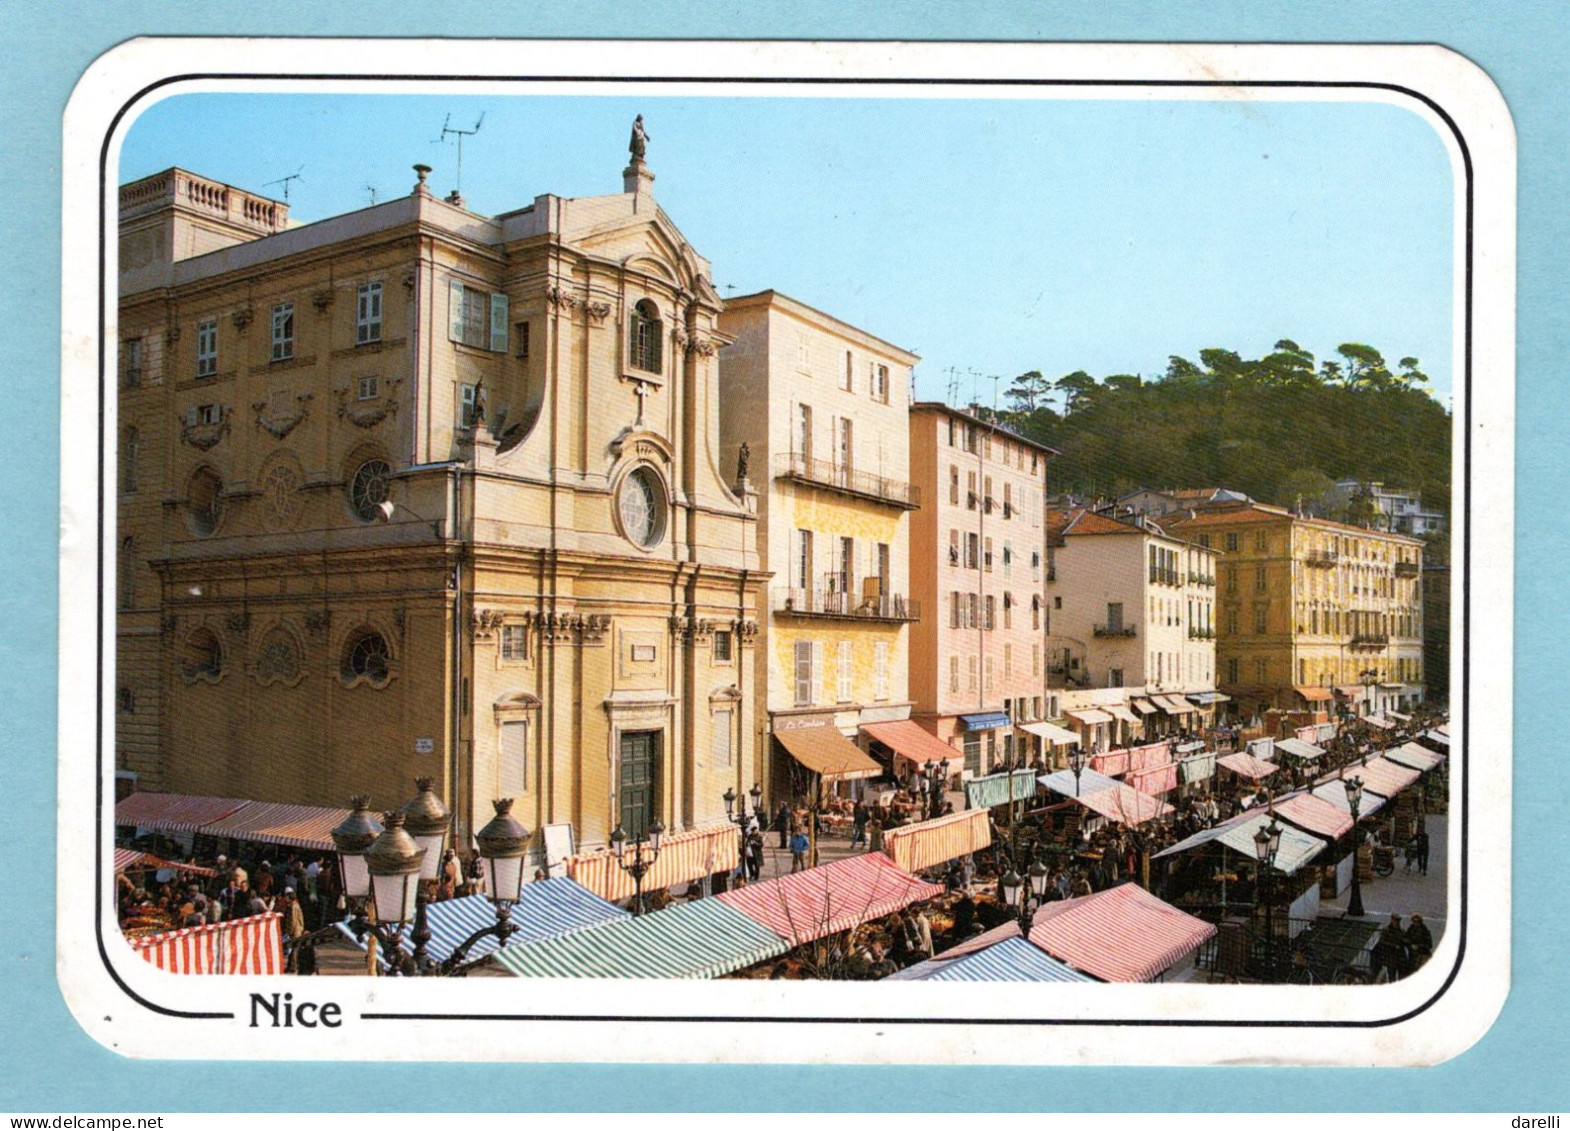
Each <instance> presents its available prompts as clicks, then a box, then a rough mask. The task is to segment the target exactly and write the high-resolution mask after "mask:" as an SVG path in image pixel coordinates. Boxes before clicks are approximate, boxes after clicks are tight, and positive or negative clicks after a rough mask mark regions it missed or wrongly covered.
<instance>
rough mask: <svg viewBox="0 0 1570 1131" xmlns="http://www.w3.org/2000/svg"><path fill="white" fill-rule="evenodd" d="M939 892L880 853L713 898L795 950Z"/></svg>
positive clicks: (855, 857) (798, 873)
mask: <svg viewBox="0 0 1570 1131" xmlns="http://www.w3.org/2000/svg"><path fill="white" fill-rule="evenodd" d="M942 893H943V889H942V888H941V887H939V886H938V885H937V884H929V883H925V882H924V881H922V880H918V879H917V878H916V877H915V876H912V875H910V874H909V873H908V872H905V871H904V870H903V869H901V868H899V867H898V866H896V865H895V864H894V863H893V862H891V861H890V860H889V858H888V857H887V856H884V855H883V854H882V853H880V852H869V853H867V854H866V855H864V856H850V857H846V858H845V859H844V860H836V861H835V862H834V863H832V864H824V865H822V866H820V867H817V868H808V869H807V870H806V871H805V872H796V873H793V874H791V875H788V876H781V877H780V878H779V879H776V880H764V881H763V882H762V883H756V884H748V885H747V886H746V887H744V888H740V889H738V890H736V891H728V892H725V893H723V894H722V895H718V896H716V897H715V898H716V899H721V900H724V901H725V902H726V903H728V904H730V905H731V906H732V907H734V908H735V909H736V910H737V911H740V912H741V913H742V914H744V915H747V916H749V917H750V918H752V919H754V920H755V921H757V922H759V923H762V924H763V925H764V926H765V927H767V928H769V930H771V931H773V932H774V933H775V934H777V935H779V936H780V938H782V939H784V940H785V941H786V942H787V943H789V944H790V945H791V946H800V945H801V944H802V943H807V942H811V941H812V940H813V939H819V938H822V937H823V936H824V935H832V934H834V933H835V932H836V931H845V930H849V929H850V928H851V927H856V926H859V925H861V924H862V923H867V922H870V921H872V920H873V919H881V918H882V917H883V916H885V915H890V914H892V913H893V912H895V911H898V910H900V909H901V908H904V907H908V906H909V905H910V904H912V903H916V902H918V901H920V900H924V899H931V898H932V897H934V896H937V895H941V894H942Z"/></svg>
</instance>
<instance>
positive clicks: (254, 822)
mask: <svg viewBox="0 0 1570 1131" xmlns="http://www.w3.org/2000/svg"><path fill="white" fill-rule="evenodd" d="M348 815H349V810H347V809H326V808H323V807H322V806H320V805H285V804H283V803H281V802H274V801H247V802H246V803H245V804H244V805H243V806H241V807H240V808H239V809H236V810H235V811H234V812H233V813H230V814H229V815H228V816H227V817H223V818H220V819H219V820H216V821H213V822H211V823H210V824H207V825H204V826H203V827H202V830H201V831H202V832H204V833H207V834H209V835H211V836H227V837H233V838H234V839H236V840H250V841H256V842H258V843H260V844H277V845H283V846H286V847H289V848H305V849H310V850H313V851H316V852H331V851H333V848H334V845H333V838H332V831H333V829H334V828H336V827H337V826H339V825H341V824H342V823H343V821H344V818H346V817H347V816H348Z"/></svg>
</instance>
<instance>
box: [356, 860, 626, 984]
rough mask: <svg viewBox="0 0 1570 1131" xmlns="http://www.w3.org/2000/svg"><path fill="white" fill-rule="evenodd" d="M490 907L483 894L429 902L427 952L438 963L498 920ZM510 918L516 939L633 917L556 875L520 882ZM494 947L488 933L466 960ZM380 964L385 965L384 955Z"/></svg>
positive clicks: (407, 944)
mask: <svg viewBox="0 0 1570 1131" xmlns="http://www.w3.org/2000/svg"><path fill="white" fill-rule="evenodd" d="M494 906H495V905H494V904H492V903H491V901H490V900H489V899H487V898H486V897H485V896H483V895H466V896H463V897H461V898H459V899H444V900H442V901H441V902H440V903H432V904H428V905H427V906H426V909H425V921H426V925H427V926H429V927H430V931H431V941H430V942H429V943H427V944H426V947H425V949H426V952H427V953H428V954H430V956H431V957H432V958H434V959H435V960H436V961H437V962H443V961H445V960H446V959H447V956H448V955H450V954H452V952H453V950H454V949H456V948H457V946H458V944H459V943H461V942H463V940H464V939H466V938H468V937H469V936H470V935H472V934H473V933H474V932H475V931H478V930H482V929H484V928H486V927H489V926H491V924H493V923H495V922H496V912H495V910H494ZM508 918H510V919H511V920H512V923H513V925H514V926H515V927H517V928H518V930H517V933H515V934H514V935H513V936H512V938H511V939H509V940H508V941H509V942H510V943H514V944H516V943H527V942H537V941H539V940H541V939H552V938H560V937H561V936H563V935H569V934H572V933H573V932H574V931H581V930H583V929H584V928H586V927H592V926H595V925H596V924H599V923H607V922H614V921H616V920H619V919H629V918H631V916H630V915H629V914H628V913H627V912H626V911H623V910H622V909H621V908H620V907H617V906H616V905H615V904H614V903H610V902H608V901H606V900H603V899H601V898H600V897H599V896H597V895H595V894H594V893H593V892H592V891H589V890H588V889H587V888H584V887H580V886H579V885H578V884H575V883H573V881H571V880H569V879H567V878H565V877H558V878H556V879H550V880H536V881H535V882H534V883H532V884H524V885H523V892H522V894H521V896H520V898H519V900H518V902H517V903H515V904H513V905H512V913H511V914H510V915H509V916H508ZM338 929H339V930H340V931H342V932H343V933H344V934H345V935H346V936H347V937H348V938H349V939H350V941H352V942H354V943H355V945H356V946H358V947H359V948H360V949H361V950H364V949H365V943H364V942H363V941H361V940H359V939H356V938H355V937H354V933H353V932H352V931H350V930H349V928H348V925H347V924H344V923H339V924H338ZM413 931H414V925H413V924H412V923H411V924H409V925H408V926H406V927H404V929H403V939H404V946H405V948H406V949H408V950H411V951H412V950H413V949H414V944H413V943H411V942H409V936H410V934H412V933H413ZM495 949H496V937H495V936H494V935H488V936H486V937H485V938H483V939H481V940H480V941H479V942H477V943H475V944H474V946H473V947H472V948H471V949H470V951H469V956H468V958H469V961H473V960H475V959H478V958H484V957H485V956H486V955H487V954H490V953H491V952H492V951H494V950H495ZM383 965H386V960H385V958H384V959H383Z"/></svg>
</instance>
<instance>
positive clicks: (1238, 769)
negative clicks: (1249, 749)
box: [1216, 754, 1281, 781]
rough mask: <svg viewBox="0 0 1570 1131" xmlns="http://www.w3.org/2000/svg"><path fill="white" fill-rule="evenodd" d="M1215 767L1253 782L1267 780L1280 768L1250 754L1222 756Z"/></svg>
mask: <svg viewBox="0 0 1570 1131" xmlns="http://www.w3.org/2000/svg"><path fill="white" fill-rule="evenodd" d="M1216 765H1218V766H1222V767H1224V768H1225V769H1228V770H1231V771H1232V772H1233V773H1234V774H1241V775H1242V776H1243V777H1245V778H1252V779H1254V780H1255V781H1259V780H1260V779H1261V778H1268V777H1269V776H1270V775H1271V774H1273V773H1275V772H1276V771H1277V770H1279V769H1280V768H1281V767H1280V766H1277V765H1276V764H1275V763H1274V762H1263V761H1261V760H1260V759H1258V758H1255V757H1254V756H1253V755H1251V754H1223V755H1222V756H1221V757H1219V758H1217V759H1216Z"/></svg>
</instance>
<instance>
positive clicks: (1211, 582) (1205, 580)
mask: <svg viewBox="0 0 1570 1131" xmlns="http://www.w3.org/2000/svg"><path fill="white" fill-rule="evenodd" d="M1188 583H1189V584H1190V585H1203V586H1206V587H1207V588H1210V589H1214V588H1215V587H1216V579H1215V578H1214V577H1211V576H1210V575H1209V574H1204V573H1192V572H1191V573H1189V575H1188Z"/></svg>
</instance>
